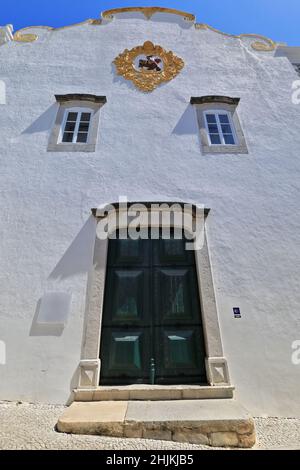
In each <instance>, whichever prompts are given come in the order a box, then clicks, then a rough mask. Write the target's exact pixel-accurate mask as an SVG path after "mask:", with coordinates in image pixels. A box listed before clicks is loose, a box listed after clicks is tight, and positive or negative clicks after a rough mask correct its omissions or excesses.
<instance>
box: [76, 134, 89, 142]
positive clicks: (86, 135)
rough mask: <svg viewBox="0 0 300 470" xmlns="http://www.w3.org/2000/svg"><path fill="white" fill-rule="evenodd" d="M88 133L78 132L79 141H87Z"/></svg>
mask: <svg viewBox="0 0 300 470" xmlns="http://www.w3.org/2000/svg"><path fill="white" fill-rule="evenodd" d="M87 137H88V134H87V133H85V132H81V133H78V136H77V142H80V143H86V142H87Z"/></svg>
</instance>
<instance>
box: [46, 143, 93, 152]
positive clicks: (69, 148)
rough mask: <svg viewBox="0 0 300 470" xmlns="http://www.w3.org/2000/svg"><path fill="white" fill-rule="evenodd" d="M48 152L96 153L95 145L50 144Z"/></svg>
mask: <svg viewBox="0 0 300 470" xmlns="http://www.w3.org/2000/svg"><path fill="white" fill-rule="evenodd" d="M47 151H48V152H95V151H96V145H95V144H50V145H48V148H47Z"/></svg>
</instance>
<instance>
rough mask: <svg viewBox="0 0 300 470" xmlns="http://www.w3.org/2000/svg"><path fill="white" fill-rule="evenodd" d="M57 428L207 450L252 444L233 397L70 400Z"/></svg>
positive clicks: (249, 422)
mask: <svg viewBox="0 0 300 470" xmlns="http://www.w3.org/2000/svg"><path fill="white" fill-rule="evenodd" d="M57 430H58V431H59V432H63V433H69V434H93V435H102V436H111V437H120V438H143V439H158V440H167V441H175V442H188V443H191V444H205V445H210V446H213V447H245V448H247V447H252V446H253V445H254V444H255V428H254V421H253V419H252V418H251V416H250V415H249V413H248V412H247V411H246V410H245V409H244V408H243V407H242V406H241V405H240V404H239V403H238V402H236V401H235V400H233V399H222V400H218V399H215V400H172V401H99V402H74V403H73V404H72V405H71V406H70V408H68V409H67V410H66V411H65V412H64V414H63V415H62V416H61V417H60V419H59V421H58V423H57Z"/></svg>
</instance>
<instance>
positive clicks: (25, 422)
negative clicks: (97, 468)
mask: <svg viewBox="0 0 300 470" xmlns="http://www.w3.org/2000/svg"><path fill="white" fill-rule="evenodd" d="M63 411H64V407H63V406H53V405H29V404H17V403H1V402H0V449H1V450H4V449H5V450H10V449H53V450H56V449H87V450H88V449H91V450H92V449H97V450H98V449H99V450H163V449H166V450H200V449H202V450H203V449H211V448H210V447H206V446H198V445H190V444H180V443H175V442H165V441H153V440H143V439H116V438H111V437H101V436H76V435H67V434H59V433H57V432H56V431H55V425H56V423H57V420H58V417H59V416H60V415H61V414H62V413H63ZM255 422H256V430H257V435H258V444H257V446H256V447H257V448H263V449H266V448H268V449H270V448H298V449H300V419H284V418H257V419H255Z"/></svg>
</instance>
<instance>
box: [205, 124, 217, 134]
mask: <svg viewBox="0 0 300 470" xmlns="http://www.w3.org/2000/svg"><path fill="white" fill-rule="evenodd" d="M208 130H209V133H210V134H219V130H218V126H217V125H214V124H209V125H208Z"/></svg>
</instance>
